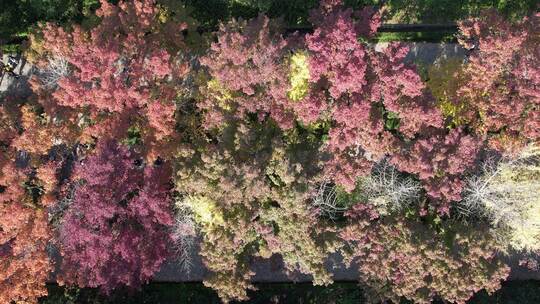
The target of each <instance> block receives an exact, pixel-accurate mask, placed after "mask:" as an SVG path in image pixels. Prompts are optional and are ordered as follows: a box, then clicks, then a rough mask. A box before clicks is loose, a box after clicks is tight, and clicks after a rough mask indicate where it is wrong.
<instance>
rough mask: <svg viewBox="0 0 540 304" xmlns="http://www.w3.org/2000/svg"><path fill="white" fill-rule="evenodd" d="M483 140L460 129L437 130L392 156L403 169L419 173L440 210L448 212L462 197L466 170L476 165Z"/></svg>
mask: <svg viewBox="0 0 540 304" xmlns="http://www.w3.org/2000/svg"><path fill="white" fill-rule="evenodd" d="M481 147H482V142H481V141H480V140H478V139H477V138H475V137H474V136H471V135H465V134H464V132H463V130H461V129H453V130H451V131H450V132H449V133H448V134H446V132H445V131H444V130H441V129H439V130H435V131H433V132H432V133H431V134H429V133H428V134H426V136H425V138H420V139H418V140H417V141H415V142H414V144H413V145H412V146H407V147H404V148H403V149H402V150H401V152H400V153H396V154H394V155H393V157H392V162H393V163H394V165H395V166H396V167H397V168H398V169H399V170H401V171H404V172H408V173H413V174H417V175H418V177H419V178H420V180H421V181H422V182H423V185H424V188H425V190H426V192H427V195H428V196H429V197H430V198H431V199H432V200H433V201H434V202H436V204H435V205H436V206H437V208H438V211H439V212H440V213H443V214H448V213H449V211H450V209H449V207H450V205H449V203H450V202H453V201H460V200H461V191H462V189H463V181H462V179H461V177H462V175H463V173H464V172H465V171H466V170H468V169H470V168H472V167H474V163H475V161H476V158H477V155H478V152H479V150H480V148H481Z"/></svg>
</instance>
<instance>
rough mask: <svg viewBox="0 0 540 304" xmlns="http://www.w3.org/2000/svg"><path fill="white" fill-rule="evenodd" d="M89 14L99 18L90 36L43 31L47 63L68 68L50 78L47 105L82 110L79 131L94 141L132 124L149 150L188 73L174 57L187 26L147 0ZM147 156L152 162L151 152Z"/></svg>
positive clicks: (163, 135)
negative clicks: (85, 123)
mask: <svg viewBox="0 0 540 304" xmlns="http://www.w3.org/2000/svg"><path fill="white" fill-rule="evenodd" d="M96 15H97V16H98V17H100V19H101V21H100V23H99V24H98V25H97V26H96V27H94V28H93V29H92V30H90V31H89V32H88V31H85V30H84V29H83V28H81V27H80V26H74V28H73V29H72V30H71V31H69V32H68V31H65V30H64V29H62V28H59V27H56V26H53V25H47V26H46V27H45V28H44V30H43V36H44V43H45V44H46V45H47V46H48V48H49V49H50V52H49V53H50V54H48V59H49V60H50V58H57V57H59V58H61V59H62V60H65V61H67V64H68V66H69V70H70V71H69V72H68V73H66V75H62V77H60V78H59V80H58V81H57V87H56V88H55V89H54V92H53V93H52V97H53V100H54V102H55V103H56V104H57V105H58V106H61V107H68V108H72V109H75V110H77V112H79V113H82V114H83V115H84V116H85V117H86V118H87V119H88V120H89V121H90V124H91V125H93V127H92V128H88V130H86V132H85V134H91V135H92V136H93V137H98V138H99V137H102V136H107V137H108V136H110V137H116V138H123V137H125V136H126V133H127V129H128V128H129V127H130V126H137V127H139V129H140V130H144V132H143V133H144V134H142V136H143V137H144V139H145V141H146V142H147V143H148V147H154V146H155V143H157V142H160V143H161V142H163V143H164V144H165V143H167V142H169V141H171V140H172V139H173V138H174V137H175V136H176V135H175V122H176V120H175V111H176V97H177V90H176V89H175V86H176V85H179V83H180V82H181V79H182V77H183V76H184V75H185V73H186V72H187V70H188V66H187V63H186V62H184V61H183V60H181V59H180V56H178V55H179V52H180V51H182V50H184V49H185V45H184V43H183V38H182V37H183V36H182V31H183V30H185V29H186V28H187V23H185V22H180V21H177V20H176V18H173V17H172V16H168V15H167V11H165V10H164V9H162V8H161V7H160V6H158V5H157V4H156V3H155V1H154V0H136V1H120V3H119V4H118V5H112V4H110V3H109V2H107V1H105V0H102V1H101V7H100V8H99V9H98V10H97V11H96ZM41 88H43V87H41ZM111 131H112V132H113V133H112V134H111ZM149 154H151V157H150V158H154V159H155V157H156V156H157V155H158V152H157V151H155V150H154V151H151V152H149Z"/></svg>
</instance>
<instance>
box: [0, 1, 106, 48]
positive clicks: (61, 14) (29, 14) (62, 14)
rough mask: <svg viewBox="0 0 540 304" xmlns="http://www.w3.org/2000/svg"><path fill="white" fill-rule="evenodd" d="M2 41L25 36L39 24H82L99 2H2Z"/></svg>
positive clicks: (0, 26)
mask: <svg viewBox="0 0 540 304" xmlns="http://www.w3.org/2000/svg"><path fill="white" fill-rule="evenodd" d="M0 7H2V11H1V12H0V40H2V39H5V40H9V39H10V38H12V37H13V36H14V35H17V34H18V35H25V34H26V33H27V32H28V30H29V28H30V27H32V26H34V25H36V24H37V23H38V22H46V21H51V22H56V23H69V22H77V23H80V22H81V21H82V20H83V19H84V17H85V16H89V15H90V14H92V13H93V12H94V11H95V10H96V9H97V8H98V7H99V1H98V0H1V1H0Z"/></svg>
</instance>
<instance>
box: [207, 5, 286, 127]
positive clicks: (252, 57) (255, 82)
mask: <svg viewBox="0 0 540 304" xmlns="http://www.w3.org/2000/svg"><path fill="white" fill-rule="evenodd" d="M279 30H280V28H279V27H278V25H277V24H276V23H274V22H271V21H270V20H269V19H268V18H267V17H266V16H263V15H260V16H259V17H258V18H256V19H253V20H251V21H249V22H243V21H236V20H233V21H231V22H229V23H227V24H222V25H221V26H220V30H219V31H218V32H217V42H215V43H212V46H211V48H210V50H209V52H208V54H207V55H206V56H205V57H203V58H201V63H202V64H203V65H204V66H206V67H207V68H208V70H209V72H210V76H211V77H212V78H213V80H212V81H213V82H211V83H213V84H215V85H214V87H216V86H218V87H219V88H218V90H221V91H226V92H227V95H230V96H229V98H221V99H218V100H216V99H215V98H209V99H207V100H205V101H203V102H202V103H201V107H202V108H203V109H205V110H206V112H207V115H206V116H207V117H206V121H207V122H208V126H209V127H213V126H217V125H219V124H220V123H221V122H222V121H223V120H224V119H225V118H226V117H227V116H234V117H238V118H241V119H243V117H244V115H245V114H247V113H256V114H258V116H259V118H260V119H263V118H265V117H266V116H267V115H270V117H271V118H273V119H274V120H275V121H276V122H277V123H278V124H279V125H280V126H281V127H282V128H286V129H288V128H291V127H292V126H293V122H294V115H293V113H292V111H291V110H290V109H287V107H288V106H287V104H288V103H289V100H288V99H287V88H288V79H287V66H286V64H285V61H286V60H285V59H286V56H287V55H288V52H289V50H290V48H291V42H290V41H287V40H285V39H284V38H283V37H282V36H281V35H280V32H279ZM214 89H215V88H214Z"/></svg>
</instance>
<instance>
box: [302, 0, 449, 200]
mask: <svg viewBox="0 0 540 304" xmlns="http://www.w3.org/2000/svg"><path fill="white" fill-rule="evenodd" d="M311 21H312V22H313V23H314V25H315V31H314V33H313V34H308V35H307V37H306V45H307V48H308V51H309V55H310V56H309V59H310V62H309V69H310V78H311V79H310V81H311V82H312V83H313V86H312V89H311V91H310V94H309V95H308V96H307V97H306V98H305V99H303V100H302V102H301V105H294V109H295V112H296V114H297V116H298V118H300V120H301V121H302V122H304V123H311V122H314V121H316V120H317V119H319V118H323V116H324V114H326V113H329V116H330V118H331V121H332V127H331V129H330V131H329V138H330V139H329V141H328V144H327V146H326V149H327V151H328V153H329V154H330V155H331V160H330V161H329V163H327V164H326V173H327V174H328V175H329V176H331V177H332V178H333V179H334V181H336V182H337V183H338V184H340V185H341V186H343V187H344V188H345V189H346V190H347V191H352V190H353V189H354V187H355V184H356V179H357V178H358V177H360V176H363V175H366V174H369V172H370V170H371V167H372V165H373V163H375V162H376V161H379V160H380V159H381V158H383V157H384V156H385V155H387V154H391V153H393V152H394V151H396V150H398V149H399V148H398V147H399V146H400V144H399V143H400V141H402V137H400V136H396V133H395V132H392V130H390V129H388V128H387V127H386V122H387V120H388V119H389V118H388V117H387V116H388V115H390V114H389V113H391V114H393V115H394V116H395V119H398V120H399V124H398V126H397V127H396V131H397V132H399V133H400V134H401V135H402V136H403V137H406V138H409V139H412V138H414V137H415V136H416V135H417V134H419V133H421V132H423V131H424V130H426V129H429V128H431V127H435V128H439V127H442V115H441V113H440V111H439V110H438V109H437V108H435V106H434V100H433V98H432V97H431V96H430V95H429V94H427V93H426V92H425V91H424V84H423V83H422V81H421V79H420V77H419V75H418V73H417V72H416V69H415V67H414V66H411V65H409V64H406V63H405V62H404V59H405V56H406V55H407V53H408V49H407V48H405V47H403V46H402V45H400V44H390V45H389V46H388V47H386V48H384V49H383V50H382V51H380V52H377V51H375V50H374V49H373V48H372V47H370V46H369V45H368V44H367V43H365V42H360V41H359V40H358V38H359V37H365V38H367V37H369V36H371V35H373V34H374V32H375V31H376V29H377V28H378V26H379V24H380V13H379V12H375V11H374V10H373V9H371V8H366V9H364V10H363V11H358V12H354V11H352V10H351V9H343V8H342V6H341V1H324V2H322V3H321V7H320V9H319V10H314V11H313V12H312V13H311ZM326 91H327V92H328V95H329V96H330V97H331V98H329V97H327V94H326V93H325V92H326Z"/></svg>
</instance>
